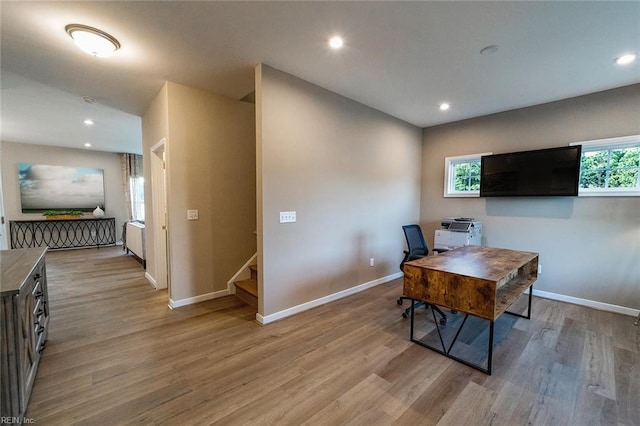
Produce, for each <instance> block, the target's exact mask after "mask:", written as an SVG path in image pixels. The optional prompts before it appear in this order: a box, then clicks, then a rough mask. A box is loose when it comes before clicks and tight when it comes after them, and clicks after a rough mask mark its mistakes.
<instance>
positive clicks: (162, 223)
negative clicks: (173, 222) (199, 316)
mask: <svg viewBox="0 0 640 426" xmlns="http://www.w3.org/2000/svg"><path fill="white" fill-rule="evenodd" d="M165 145H166V141H165V139H162V140H160V141H159V142H158V143H156V144H155V145H153V146H152V147H151V156H150V159H151V186H152V191H151V194H152V203H151V209H152V217H153V229H152V231H153V236H154V238H153V249H154V250H153V251H154V255H155V262H154V263H155V268H154V269H155V270H154V275H155V277H153V278H154V281H155V283H154V285H155V287H156V288H158V289H162V288H168V289H169V297H171V287H170V282H169V262H168V248H169V244H168V231H169V230H168V226H167V223H168V220H167V170H166V146H165Z"/></svg>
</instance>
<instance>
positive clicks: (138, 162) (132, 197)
mask: <svg viewBox="0 0 640 426" xmlns="http://www.w3.org/2000/svg"><path fill="white" fill-rule="evenodd" d="M120 160H121V164H122V183H123V186H124V188H123V189H124V196H125V204H126V206H127V218H128V220H134V219H137V218H140V217H144V212H140V211H138V210H139V209H140V208H141V207H140V206H144V203H143V201H144V200H143V197H144V193H143V192H142V185H139V184H138V182H137V181H138V180H139V179H142V178H143V174H142V155H138V154H128V153H122V154H120Z"/></svg>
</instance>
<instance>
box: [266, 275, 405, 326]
mask: <svg viewBox="0 0 640 426" xmlns="http://www.w3.org/2000/svg"><path fill="white" fill-rule="evenodd" d="M400 277H402V272H397V273H395V274H391V275H387V276H386V277H382V278H378V279H377V280H373V281H369V282H367V283H364V284H360V285H357V286H355V287H351V288H348V289H346V290H342V291H339V292H337V293H333V294H330V295H328V296H324V297H321V298H319V299H315V300H310V301H308V302H305V303H302V304H300V305H297V306H293V307H291V308H287V309H284V310H282V311H280V312H276V313H274V314H270V315H266V316H263V315H260V314H256V322H257V323H258V324H260V325H267V324H269V323H272V322H274V321H277V320H280V319H283V318H286V317H290V316H292V315H295V314H299V313H300V312H304V311H307V310H309V309H312V308H315V307H318V306H321V305H324V304H327V303H329V302H334V301H336V300H338V299H342V298H344V297H347V296H351V295H352V294H356V293H360V292H361V291H364V290H367V289H370V288H371V287H375V286H377V285H380V284H384V283H387V282H389V281H392V280H395V279H396V278H400Z"/></svg>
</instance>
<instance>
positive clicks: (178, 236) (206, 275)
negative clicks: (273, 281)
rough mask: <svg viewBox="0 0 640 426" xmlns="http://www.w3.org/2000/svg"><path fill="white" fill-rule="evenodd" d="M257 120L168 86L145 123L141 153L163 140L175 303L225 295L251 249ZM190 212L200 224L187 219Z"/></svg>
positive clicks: (243, 108)
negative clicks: (194, 212)
mask: <svg viewBox="0 0 640 426" xmlns="http://www.w3.org/2000/svg"><path fill="white" fill-rule="evenodd" d="M165 111H166V114H165ZM254 114H255V112H254V105H252V104H247V103H244V102H238V101H234V100H231V99H227V98H224V97H221V96H217V95H213V94H211V93H208V92H205V91H201V90H197V89H193V88H190V87H186V86H182V85H179V84H175V83H171V82H168V83H167V84H166V86H165V87H164V88H163V90H162V91H161V93H160V94H159V97H158V98H157V99H156V101H154V103H153V104H152V106H151V108H150V110H149V111H148V112H147V114H145V116H144V117H143V138H144V147H145V148H144V149H145V153H147V152H148V150H149V148H150V147H151V146H152V145H153V144H155V143H156V142H158V140H160V139H161V138H162V137H165V138H166V142H167V145H166V151H167V179H168V183H167V195H168V216H169V222H168V229H169V241H170V243H169V246H170V248H169V264H170V267H169V270H170V297H171V299H172V300H173V301H174V302H179V301H180V300H185V299H189V298H193V297H197V296H203V295H209V294H211V293H214V292H216V291H223V290H226V289H227V281H228V280H229V279H230V278H231V277H232V276H233V274H234V273H235V272H236V271H237V270H238V269H239V268H240V267H241V266H242V265H243V264H244V263H245V262H246V261H247V260H248V259H249V258H250V257H251V256H252V255H253V254H254V253H255V251H256V239H255V235H254V230H255V229H256V220H255V218H256V210H255V208H256V206H255V199H256V192H255V169H256V167H255V118H254ZM163 132H165V134H164V136H163ZM166 132H168V133H166ZM145 166H146V163H145ZM145 170H146V169H145ZM145 173H146V172H145ZM148 192H149V193H150V191H148ZM146 193H147V192H146ZM191 209H196V210H198V211H199V220H197V221H187V210H191ZM146 214H147V216H149V217H151V212H150V211H148V212H146Z"/></svg>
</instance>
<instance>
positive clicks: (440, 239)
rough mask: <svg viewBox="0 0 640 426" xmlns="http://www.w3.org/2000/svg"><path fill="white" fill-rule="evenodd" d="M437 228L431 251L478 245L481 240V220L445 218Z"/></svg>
mask: <svg viewBox="0 0 640 426" xmlns="http://www.w3.org/2000/svg"><path fill="white" fill-rule="evenodd" d="M441 225H442V229H437V230H436V232H435V236H434V241H433V246H434V247H433V251H435V252H444V251H447V250H453V249H454V248H458V247H463V246H479V245H481V242H482V222H480V221H477V220H475V219H473V218H471V217H457V218H445V219H442V222H441Z"/></svg>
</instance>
